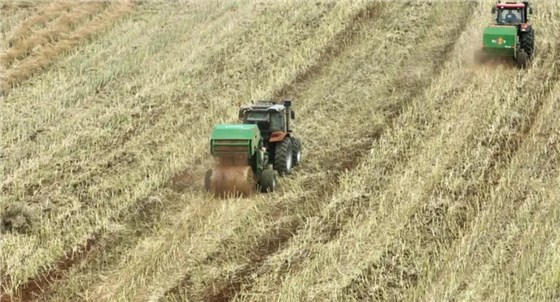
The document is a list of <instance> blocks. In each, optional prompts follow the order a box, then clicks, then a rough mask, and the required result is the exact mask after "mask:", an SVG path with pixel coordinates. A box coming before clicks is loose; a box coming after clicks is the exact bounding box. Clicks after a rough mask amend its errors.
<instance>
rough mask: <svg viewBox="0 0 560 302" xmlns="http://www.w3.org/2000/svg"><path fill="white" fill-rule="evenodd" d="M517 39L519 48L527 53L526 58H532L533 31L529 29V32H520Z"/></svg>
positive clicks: (533, 50)
mask: <svg viewBox="0 0 560 302" xmlns="http://www.w3.org/2000/svg"><path fill="white" fill-rule="evenodd" d="M519 41H520V44H521V45H520V46H521V49H523V50H524V51H525V52H526V53H527V57H528V59H532V58H533V54H534V53H535V31H534V30H533V29H531V31H529V32H526V33H522V34H521V37H520V38H519Z"/></svg>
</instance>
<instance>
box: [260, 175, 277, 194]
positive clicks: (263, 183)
mask: <svg viewBox="0 0 560 302" xmlns="http://www.w3.org/2000/svg"><path fill="white" fill-rule="evenodd" d="M259 186H260V190H261V192H263V193H267V192H274V189H275V188H276V175H274V170H272V169H265V170H263V171H262V173H261V179H260V181H259Z"/></svg>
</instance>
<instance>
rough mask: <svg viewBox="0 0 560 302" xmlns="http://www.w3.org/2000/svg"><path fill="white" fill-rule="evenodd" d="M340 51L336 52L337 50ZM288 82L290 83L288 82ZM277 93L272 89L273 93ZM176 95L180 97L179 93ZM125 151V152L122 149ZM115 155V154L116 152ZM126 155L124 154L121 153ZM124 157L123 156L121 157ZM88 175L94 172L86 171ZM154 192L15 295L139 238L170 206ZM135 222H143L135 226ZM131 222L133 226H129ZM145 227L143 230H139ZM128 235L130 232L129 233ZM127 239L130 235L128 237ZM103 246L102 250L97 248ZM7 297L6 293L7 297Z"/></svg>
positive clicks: (188, 179) (173, 182) (180, 186)
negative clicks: (117, 224)
mask: <svg viewBox="0 0 560 302" xmlns="http://www.w3.org/2000/svg"><path fill="white" fill-rule="evenodd" d="M337 39H343V35H337ZM334 48H335V47H333V46H332V45H331V46H327V48H326V49H328V51H329V54H330V55H332V50H333V49H334ZM340 52H341V51H339V52H338V53H340ZM287 85H292V84H291V83H288V84H287ZM276 94H277V93H275V95H276ZM177 98H180V96H178V97H177ZM160 115H161V114H160V113H159V112H158V113H157V114H156V115H155V116H154V117H153V119H154V120H155V121H156V122H157V120H158V118H159V116H160ZM131 136H134V133H130V134H127V135H126V137H131ZM125 153H126V152H125ZM117 155H118V154H117ZM124 157H126V154H124ZM203 157H204V155H201V156H200V158H198V159H197V160H196V161H199V160H200V161H201V160H202V159H203ZM124 160H125V161H126V159H124ZM106 164H107V165H112V164H115V165H119V164H120V160H119V156H117V158H111V159H109V160H108V161H107V163H106ZM194 174H195V173H188V172H187V171H181V172H179V173H177V174H175V175H173V176H171V177H170V178H169V179H168V180H166V181H165V183H166V185H164V186H163V188H158V189H157V190H158V191H159V190H161V189H165V188H170V189H172V190H173V191H180V192H181V191H189V190H193V189H195V188H198V185H199V184H198V182H197V179H195V178H194ZM89 176H90V177H91V176H93V175H89ZM153 194H155V191H153V192H152V193H150V194H148V197H146V198H144V199H142V200H141V201H139V202H138V203H135V204H133V205H131V208H130V209H127V210H125V211H123V214H122V215H121V216H120V217H119V218H117V219H116V220H118V221H124V224H125V225H126V227H124V228H123V231H115V232H109V233H105V234H93V235H92V236H91V238H90V239H88V240H87V241H86V242H85V243H83V244H81V245H78V246H77V247H75V248H74V250H76V251H77V252H75V253H73V254H72V253H70V252H67V253H66V254H65V256H64V257H62V258H61V259H60V260H58V261H56V263H57V265H55V266H54V267H53V268H52V269H49V270H47V271H45V272H42V273H40V274H39V275H38V276H36V277H34V278H32V279H30V280H28V281H26V282H25V283H23V284H22V285H21V286H18V289H17V293H16V295H15V297H16V298H20V299H21V298H24V299H26V298H29V297H33V298H37V299H42V300H45V299H48V297H49V296H50V294H51V291H52V290H51V288H52V286H53V285H54V282H60V281H63V280H64V278H66V276H65V273H66V272H68V271H70V270H71V269H72V268H73V267H75V266H76V265H82V264H84V263H85V262H87V261H90V260H92V259H95V258H96V257H97V256H99V255H100V254H101V253H110V250H112V249H114V248H117V246H118V244H115V238H122V237H125V234H126V233H128V232H131V229H132V230H134V231H133V232H134V233H135V234H136V235H135V236H137V238H136V239H138V240H139V239H140V237H141V236H142V235H146V234H147V233H148V232H150V231H151V230H149V226H150V225H152V224H153V223H155V222H156V221H157V220H158V219H159V218H160V215H162V214H163V213H164V210H165V208H167V207H170V206H172V200H171V199H166V201H167V202H162V203H153V202H152V201H151V199H150V196H152V195H153ZM138 225H142V226H141V227H138ZM131 226H132V227H131ZM142 231H145V232H142ZM128 235H130V234H128ZM127 239H129V240H130V238H127ZM136 241H137V240H131V241H130V242H129V243H128V244H129V246H133V244H134V243H135V242H136ZM100 247H103V250H101V249H100ZM6 279H8V278H6ZM9 298H10V297H8V299H9Z"/></svg>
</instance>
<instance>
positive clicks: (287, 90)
mask: <svg viewBox="0 0 560 302" xmlns="http://www.w3.org/2000/svg"><path fill="white" fill-rule="evenodd" d="M374 15H375V14H374V13H373V11H371V10H369V11H368V10H366V11H363V12H361V13H360V14H358V16H357V17H358V18H357V19H355V20H354V21H353V22H355V23H358V22H362V21H363V20H364V18H366V20H367V18H372V17H373V16H374ZM468 20H469V19H465V20H462V21H461V22H460V23H461V24H463V23H464V24H466V23H467V22H468ZM369 22H371V21H369ZM349 28H352V27H349ZM461 28H462V25H459V27H458V28H457V31H458V32H456V33H454V34H453V35H452V37H454V38H453V39H451V42H450V43H449V44H447V45H446V46H445V47H444V50H443V51H442V55H444V57H447V56H449V53H450V52H451V50H452V49H453V48H454V46H455V44H456V42H457V40H458V39H459V37H460V33H461V30H460V29H461ZM351 32H352V34H347V35H340V36H337V39H336V40H337V41H338V42H337V43H341V44H345V45H352V44H353V43H357V41H350V42H348V41H345V40H344V39H343V37H344V36H346V37H355V36H356V32H355V31H354V30H352V31H351ZM420 39H421V38H420ZM341 48H342V47H336V46H332V47H331V46H329V47H327V48H326V51H325V52H324V53H325V56H326V57H327V58H330V60H332V58H333V56H338V55H340V54H341V53H342V52H343V51H344V50H342V49H341ZM415 60H416V59H414V60H413V61H415ZM318 62H323V63H322V64H317V65H314V66H312V67H311V68H309V69H307V70H306V71H305V72H303V73H301V74H300V75H298V76H297V77H296V81H294V82H292V83H290V84H289V85H286V86H285V87H283V88H282V89H280V90H278V91H277V92H275V94H274V95H275V97H277V98H283V97H287V96H293V95H297V93H296V89H298V88H300V87H305V86H307V85H309V84H310V83H311V82H313V81H314V78H315V77H316V76H317V75H320V74H321V73H322V71H323V70H324V69H325V68H326V67H327V66H328V63H327V64H325V63H324V62H329V61H326V59H325V58H321V59H319V60H318ZM444 62H445V59H444V60H438V61H437V62H436V64H435V65H434V66H433V69H434V72H435V74H438V73H439V72H440V71H441V68H442V67H443V63H444ZM406 65H407V64H406V63H402V66H401V68H403V67H404V66H406ZM399 80H400V79H398V80H396V82H397V81H399ZM430 81H431V79H430V78H423V79H417V80H416V81H415V82H413V83H407V84H410V85H409V87H408V89H405V91H404V92H403V93H402V95H399V96H398V97H396V99H397V100H398V101H400V102H399V105H396V106H388V107H387V108H384V111H385V112H386V113H387V116H389V117H390V118H389V119H387V121H386V124H385V127H389V126H390V124H391V123H392V121H393V120H394V119H396V118H397V117H398V116H399V115H400V113H402V112H403V111H404V110H405V108H406V105H407V102H408V101H409V100H410V99H411V98H412V96H413V95H414V94H416V93H415V91H412V90H413V88H412V87H414V88H417V87H424V88H425V87H428V85H426V84H429V82H430ZM420 94H421V93H420ZM383 130H384V129H382V128H378V129H376V130H375V131H374V132H372V133H369V134H368V135H367V136H368V138H367V139H366V140H365V141H363V142H361V144H358V145H351V146H346V148H342V150H338V151H337V152H335V153H334V154H332V155H331V157H332V158H330V157H329V156H326V157H325V162H337V161H340V159H339V158H338V157H339V156H340V154H346V155H348V156H347V158H351V160H348V161H345V162H344V163H342V164H341V165H339V166H338V167H333V168H334V169H329V170H331V171H332V172H333V173H332V174H330V175H329V176H328V181H327V182H326V183H325V184H324V185H322V186H320V187H318V188H317V190H313V192H314V193H315V194H317V195H313V194H311V195H312V196H313V197H312V198H311V200H309V199H308V198H307V197H306V196H303V197H300V199H298V200H297V201H296V202H295V204H296V205H297V204H309V203H310V202H313V200H317V199H321V200H324V199H329V198H330V197H331V196H332V194H333V193H334V190H335V188H336V187H337V186H338V181H339V176H340V175H342V174H344V173H345V172H346V170H353V169H354V168H356V167H357V165H358V164H359V163H360V162H361V161H362V158H364V156H365V154H366V153H367V151H368V150H369V149H370V148H371V145H372V143H373V142H375V141H376V140H378V139H379V137H380V136H381V135H382V133H383ZM309 187H310V188H312V187H317V185H310V186H309ZM350 208H353V207H351V206H349V209H348V211H347V212H346V214H347V215H350V212H351V211H350V210H351V209H350ZM316 215H317V209H316V208H314V207H311V208H310V210H306V209H301V208H299V207H297V206H281V207H280V209H278V208H275V209H274V210H272V211H271V213H270V214H269V215H266V217H269V216H270V217H271V221H275V220H277V219H278V218H280V217H300V218H294V219H290V220H288V221H286V220H284V221H282V223H280V224H278V225H275V226H274V228H271V229H270V230H269V231H268V232H266V233H265V234H264V235H263V236H260V237H258V239H257V240H256V243H255V245H254V246H251V244H247V245H245V246H249V248H247V249H246V250H244V251H243V252H242V254H245V255H247V259H248V260H249V261H248V263H246V265H245V266H244V267H243V268H242V269H240V270H238V271H236V272H235V273H233V274H232V275H231V276H229V277H227V279H225V280H224V279H221V280H212V281H210V282H209V283H210V284H209V285H208V289H207V290H205V292H206V294H205V295H202V297H203V298H202V299H203V300H205V301H230V300H231V299H232V298H234V297H235V295H236V294H237V293H238V292H239V291H240V289H244V290H248V289H249V290H250V287H251V285H252V280H253V278H255V277H257V276H258V275H261V274H262V272H260V269H261V267H262V266H263V264H264V261H265V260H266V259H267V258H268V257H270V256H271V255H273V254H275V253H277V252H278V251H280V250H282V248H283V247H284V246H285V244H286V242H287V241H289V240H290V239H291V238H292V237H293V236H294V235H295V234H296V233H297V232H298V230H299V229H300V228H301V226H302V225H303V224H304V223H305V221H303V219H304V218H305V219H309V218H310V217H314V216H316ZM337 215H340V214H337ZM301 217H303V218H301ZM333 221H334V222H335V223H333ZM339 222H340V221H338V220H336V219H335V220H331V221H329V224H331V226H332V228H331V229H328V228H327V229H326V230H325V231H326V232H328V233H329V237H330V238H329V239H327V240H332V239H333V238H334V237H335V236H336V234H337V233H338V231H339V229H336V225H337V224H338V223H339ZM230 245H231V242H229V241H228V240H226V241H224V243H223V246H222V247H221V248H218V249H217V250H218V251H219V252H217V253H216V254H212V255H209V258H207V259H206V262H208V264H209V263H211V262H216V261H218V262H219V261H220V259H226V258H228V257H227V251H228V248H227V247H228V246H230ZM292 265H297V264H295V263H292ZM257 272H258V274H256V273H257ZM189 286H191V281H190V276H185V278H184V279H183V280H182V281H181V282H180V283H179V284H177V286H175V287H174V288H172V289H171V290H169V291H168V292H167V293H166V295H165V296H166V297H167V298H175V299H181V298H183V297H181V296H182V294H183V293H182V292H181V291H183V288H184V287H187V288H188V287H189ZM215 288H217V289H215ZM214 289H215V290H214ZM186 292H187V294H192V293H191V292H192V291H188V290H187V291H186ZM188 298H189V299H190V298H192V299H198V298H199V297H198V296H189V297H188Z"/></svg>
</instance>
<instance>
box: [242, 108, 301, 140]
mask: <svg viewBox="0 0 560 302" xmlns="http://www.w3.org/2000/svg"><path fill="white" fill-rule="evenodd" d="M290 118H291V119H294V118H295V113H294V112H293V111H292V110H291V101H290V100H285V101H284V103H283V104H277V103H273V102H258V103H256V104H253V105H245V106H242V107H241V108H240V109H239V119H240V120H241V121H242V122H243V124H256V125H257V126H258V127H259V130H260V132H261V136H262V137H263V140H264V143H265V145H266V144H267V143H268V142H271V141H275V140H274V138H275V137H281V139H283V138H284V136H285V135H286V134H287V133H289V132H291V129H290V122H289V120H290Z"/></svg>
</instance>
